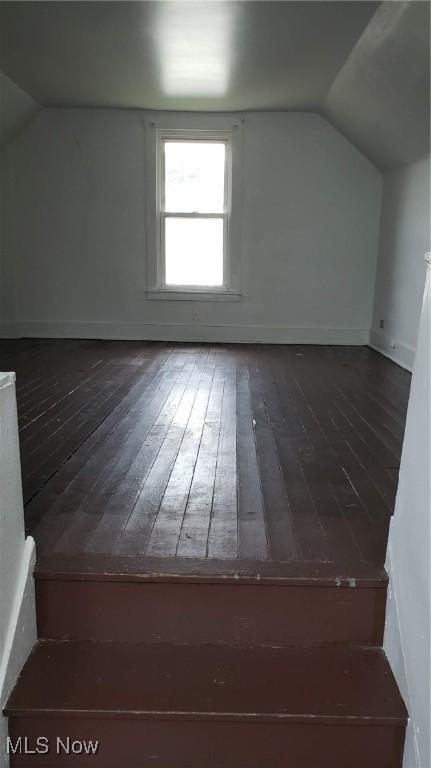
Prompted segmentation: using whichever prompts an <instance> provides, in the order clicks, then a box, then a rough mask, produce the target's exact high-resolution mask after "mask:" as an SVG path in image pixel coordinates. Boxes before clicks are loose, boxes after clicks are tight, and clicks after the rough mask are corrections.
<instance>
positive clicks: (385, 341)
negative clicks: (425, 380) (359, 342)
mask: <svg viewBox="0 0 431 768" xmlns="http://www.w3.org/2000/svg"><path fill="white" fill-rule="evenodd" d="M369 346H370V347H371V348H372V349H375V350H376V351H377V352H380V353H381V354H382V355H384V356H385V357H388V358H389V360H392V361H393V362H394V363H398V365H401V367H402V368H405V369H406V370H407V371H410V372H411V371H412V370H413V363H414V359H415V348H414V347H412V346H411V345H410V344H404V343H403V342H401V341H398V340H396V339H392V338H390V337H389V336H388V335H387V334H386V333H383V332H382V331H380V330H378V331H377V330H374V329H371V331H370V341H369Z"/></svg>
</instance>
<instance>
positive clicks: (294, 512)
mask: <svg viewBox="0 0 431 768" xmlns="http://www.w3.org/2000/svg"><path fill="white" fill-rule="evenodd" d="M0 369H2V370H15V371H16V373H17V398H18V415H19V430H20V444H21V458H22V472H23V489H24V497H25V502H26V507H25V514H26V523H27V529H28V531H29V532H31V533H32V534H33V535H34V536H35V538H36V542H37V550H38V555H39V557H40V556H41V555H56V554H65V555H76V554H79V555H81V554H84V553H87V554H89V555H90V554H91V555H93V554H97V555H112V556H116V557H118V556H125V555H139V556H142V555H145V556H147V557H151V558H160V557H170V558H173V557H187V558H195V559H196V558H198V559H199V558H211V559H217V560H223V559H229V560H232V559H234V558H239V559H241V560H255V561H256V560H276V561H294V562H298V561H302V562H308V561H312V562H336V563H360V562H362V563H372V564H375V565H379V564H382V563H383V562H384V557H385V549H386V541H387V532H388V524H389V519H390V515H391V512H392V510H393V505H394V498H395V492H396V484H397V476H398V468H399V463H400V453H401V444H402V438H403V431H404V422H405V415H406V407H407V400H408V394H409V386H410V376H409V374H408V373H407V372H406V371H404V370H402V369H401V368H399V367H398V366H396V365H395V364H393V363H391V362H389V361H388V360H386V359H385V358H383V357H381V356H380V355H379V354H377V353H375V352H373V351H372V350H370V349H368V348H365V347H330V346H327V347H323V346H298V345H296V346H293V345H292V346H276V345H264V346H263V345H262V346H261V345H259V346H258V345H205V344H200V345H199V344H190V345H187V344H170V343H146V342H119V341H112V342H108V341H62V340H37V341H36V340H22V341H1V342H0Z"/></svg>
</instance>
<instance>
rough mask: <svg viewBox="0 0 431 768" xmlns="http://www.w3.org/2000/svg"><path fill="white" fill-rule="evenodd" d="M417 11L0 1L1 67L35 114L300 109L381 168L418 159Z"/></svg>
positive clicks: (421, 11)
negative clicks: (37, 107)
mask: <svg viewBox="0 0 431 768" xmlns="http://www.w3.org/2000/svg"><path fill="white" fill-rule="evenodd" d="M428 57H429V5H428V2H426V1H425V0H424V2H422V1H421V0H414V1H413V2H385V3H383V4H379V3H375V2H363V1H360V2H355V0H345V1H343V0H335V2H331V1H327V0H320V1H318V2H312V1H309V0H303V1H302V2H271V1H262V2H260V1H256V0H250V1H247V0H245V1H239V2H237V1H236V0H232V1H229V2H228V1H225V0H216V1H215V2H214V1H212V2H211V1H210V2H208V0H205V1H204V2H202V1H201V0H193V1H192V2H189V1H188V0H182V1H180V2H178V1H177V2H170V1H169V0H165V1H164V2H151V1H149V2H127V1H125V2H55V1H54V2H0V69H2V70H3V71H4V72H5V73H6V74H7V75H8V76H9V77H10V78H11V79H12V80H14V82H16V83H17V84H18V85H19V86H20V87H21V88H23V89H24V90H25V91H27V92H28V93H29V94H30V95H31V96H32V97H34V98H35V99H36V100H37V101H39V102H40V103H42V104H44V105H46V106H74V107H121V108H142V109H171V110H208V111H231V110H234V111H239V110H311V111H316V112H320V113H322V114H324V115H325V116H326V117H327V118H328V119H329V120H330V121H331V122H333V123H334V124H335V125H336V127H338V128H339V129H340V130H341V131H342V132H343V133H344V134H345V135H346V136H347V137H348V138H349V139H350V140H351V141H353V143H355V144H356V145H357V146H358V147H359V149H361V150H362V151H363V152H364V153H365V154H366V155H367V156H369V157H370V159H371V160H372V161H373V162H374V163H375V164H376V165H377V166H378V167H380V168H382V169H383V168H386V167H391V166H393V165H398V164H401V163H406V162H410V161H412V160H415V159H417V158H418V157H420V156H422V155H423V154H425V153H426V152H427V151H428V135H429V129H428V123H429V121H428V114H429V66H428Z"/></svg>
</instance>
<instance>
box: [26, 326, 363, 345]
mask: <svg viewBox="0 0 431 768" xmlns="http://www.w3.org/2000/svg"><path fill="white" fill-rule="evenodd" d="M17 330H18V331H19V333H18V336H19V337H33V338H62V339H124V340H133V339H137V340H143V341H180V342H182V341H186V342H187V341H190V342H202V341H204V342H205V341H207V342H221V343H229V342H233V343H244V344H353V345H364V344H368V341H369V330H368V329H365V328H295V327H289V326H282V325H248V326H245V325H243V326H238V325H198V324H170V325H160V324H150V323H121V322H120V323H113V322H77V323H55V322H52V323H51V322H46V323H37V322H22V323H18V324H17Z"/></svg>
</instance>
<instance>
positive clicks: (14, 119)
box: [0, 71, 40, 336]
mask: <svg viewBox="0 0 431 768" xmlns="http://www.w3.org/2000/svg"><path fill="white" fill-rule="evenodd" d="M39 109H40V107H39V104H37V103H36V102H35V101H34V100H33V99H32V98H31V97H30V96H29V95H28V94H27V93H25V91H23V90H22V89H21V88H19V87H18V86H17V85H16V84H15V83H13V82H12V80H10V79H9V78H8V77H6V75H5V74H3V72H1V71H0V335H3V336H7V335H9V334H10V333H12V329H11V323H13V321H14V319H15V318H14V312H15V306H14V274H13V261H12V253H11V247H10V245H9V238H10V237H11V232H10V228H9V221H10V216H9V210H10V202H11V198H12V194H13V192H12V188H11V177H10V174H9V162H8V155H7V153H6V150H5V147H6V145H7V144H8V143H9V142H10V141H13V139H14V138H16V136H17V135H19V133H20V131H21V130H23V128H24V127H25V126H26V125H28V123H29V122H30V121H31V120H32V118H33V117H34V115H35V114H36V113H37V111H38V110H39Z"/></svg>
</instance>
